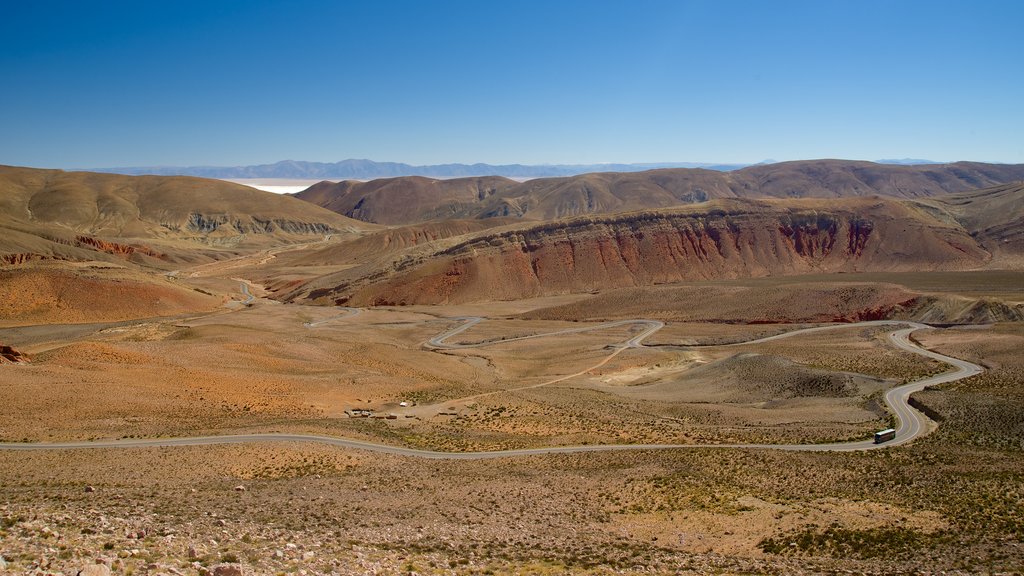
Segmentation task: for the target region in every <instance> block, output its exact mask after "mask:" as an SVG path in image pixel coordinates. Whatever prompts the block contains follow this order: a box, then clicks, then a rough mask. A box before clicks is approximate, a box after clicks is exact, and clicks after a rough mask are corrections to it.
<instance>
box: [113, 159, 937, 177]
mask: <svg viewBox="0 0 1024 576" xmlns="http://www.w3.org/2000/svg"><path fill="white" fill-rule="evenodd" d="M877 162H878V163H879V164H900V165H926V164H942V162H933V161H931V160H918V159H912V158H903V159H891V160H878V161H877ZM774 163H775V161H774V160H765V161H763V162H759V163H757V164H715V163H708V162H651V163H641V164H480V163H477V164H430V165H425V166H414V165H412V164H404V163H401V162H375V161H373V160H352V159H350V160H342V161H340V162H305V161H301V160H282V161H281V162H275V163H273V164H257V165H254V166H136V167H126V168H96V169H94V171H96V172H106V173H112V174H127V175H134V176H139V175H153V176H199V177H203V178H218V179H221V180H226V179H246V178H248V179H257V178H265V179H289V180H373V179H375V178H395V177H399V176H426V177H428V178H467V177H474V176H504V177H506V178H518V179H522V178H550V177H559V176H577V175H580V174H591V173H595V172H643V171H646V170H654V169H658V168H704V169H705V170H715V171H717V172H731V171H733V170H739V169H741V168H746V167H748V166H757V165H762V164H774Z"/></svg>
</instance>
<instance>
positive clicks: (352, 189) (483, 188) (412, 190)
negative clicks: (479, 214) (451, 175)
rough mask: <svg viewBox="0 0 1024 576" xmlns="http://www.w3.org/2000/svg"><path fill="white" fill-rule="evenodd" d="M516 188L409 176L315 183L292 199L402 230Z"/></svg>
mask: <svg viewBox="0 0 1024 576" xmlns="http://www.w3.org/2000/svg"><path fill="white" fill-rule="evenodd" d="M516 185H517V182H516V181H515V180H509V179H508V178H502V177H500V176H485V177H480V178H457V179H454V180H435V179H432V178H424V177H421V176H410V177H405V178H384V179H380V180H371V181H369V182H357V181H353V180H346V181H344V182H338V183H333V182H321V183H319V184H315V185H313V186H311V187H310V188H308V189H306V190H304V191H302V192H299V193H298V194H297V195H296V196H297V197H298V198H301V199H302V200H306V201H308V202H312V203H314V204H316V205H317V206H322V207H324V208H327V209H328V210H332V211H334V212H337V213H338V214H344V215H346V216H349V217H351V218H356V219H358V220H364V221H367V222H377V223H380V224H407V223H414V222H422V221H428V220H442V219H448V218H453V217H455V218H458V217H460V216H463V215H466V214H470V213H472V212H474V211H475V210H476V207H477V206H478V205H479V204H480V203H481V202H483V201H484V200H486V199H487V198H489V197H491V196H493V195H494V194H496V193H498V192H503V191H506V190H509V189H512V188H514V187H515V186H516Z"/></svg>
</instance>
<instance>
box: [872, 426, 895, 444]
mask: <svg viewBox="0 0 1024 576" xmlns="http://www.w3.org/2000/svg"><path fill="white" fill-rule="evenodd" d="M895 437H896V431H895V430H893V429H892V428H887V429H885V430H882V431H881V432H875V444H881V443H882V442H888V441H889V440H892V439H893V438H895Z"/></svg>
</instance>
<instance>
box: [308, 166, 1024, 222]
mask: <svg viewBox="0 0 1024 576" xmlns="http://www.w3.org/2000/svg"><path fill="white" fill-rule="evenodd" d="M1022 180H1024V165H1019V164H1017V165H1004V164H983V163H977V162H957V163H953V164H929V165H892V164H878V163H874V162H858V161H848V160H810V161H799V162H781V163H777V164H765V165H756V166H750V167H747V168H743V169H740V170H734V171H731V172H719V171H715V170H706V169H700V168H692V169H689V168H674V169H662V170H649V171H645V172H629V173H618V172H603V173H593V174H583V175H579V176H571V177H564V178H541V179H536V180H529V181H527V182H523V183H515V182H514V181H511V180H507V179H504V178H491V179H477V178H473V179H459V180H432V179H428V178H421V177H413V178H393V179H387V180H381V181H371V182H365V183H361V182H341V183H337V184H334V183H321V184H318V185H316V186H314V187H313V188H311V189H309V190H307V191H305V192H301V193H299V195H298V197H299V198H302V199H305V200H309V201H311V202H314V203H316V204H317V205H320V206H324V207H328V208H330V209H332V210H334V211H336V212H338V213H340V214H344V215H346V216H350V217H353V218H357V219H360V220H366V221H369V222H379V223H386V224H411V223H416V222H424V221H429V220H435V219H439V218H453V217H454V218H490V217H516V218H525V219H529V220H550V219H554V218H565V217H571V216H579V215H584V214H609V213H613V212H624V211H634V210H650V209H659V208H670V207H673V206H679V205H683V204H692V203H697V202H704V201H706V200H711V199H715V198H845V197H859V196H872V195H882V196H890V197H894V198H928V197H932V196H938V195H943V194H949V193H952V192H965V191H968V190H974V189H978V188H984V187H989V186H995V185H1001V184H1007V183H1013V182H1019V181H1022Z"/></svg>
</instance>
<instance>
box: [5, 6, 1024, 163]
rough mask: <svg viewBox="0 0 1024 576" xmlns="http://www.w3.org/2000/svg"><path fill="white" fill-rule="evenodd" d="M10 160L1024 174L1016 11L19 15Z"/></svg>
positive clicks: (382, 10) (149, 9)
mask: <svg viewBox="0 0 1024 576" xmlns="http://www.w3.org/2000/svg"><path fill="white" fill-rule="evenodd" d="M5 4H6V6H5V8H4V17H3V19H2V20H0V70H2V75H0V78H2V83H0V164H14V165H27V166H40V167H57V168H83V167H111V166H140V165H197V164H205V165H238V164H256V163H265V162H273V161H277V160H283V159H299V160H314V161H336V160H341V159H345V158H370V159H374V160H391V161H401V162H409V163H414V164H427V163H442V162H490V163H512V162H520V163H595V162H667V161H713V162H757V161H761V160H764V159H766V158H772V159H775V160H791V159H803V158H822V157H833V158H857V159H879V158H904V157H913V158H928V159H934V160H944V161H948V160H960V159H968V160H985V161H996V162H1024V138H1021V135H1022V134H1024V105H1022V104H1021V102H1022V101H1024V44H1022V43H1021V41H1020V24H1021V22H1024V2H1020V1H1016V0H1006V1H1001V2H1000V1H989V2H985V1H981V0H974V1H968V0H964V1H953V2H950V1H941V0H933V1H928V2H916V1H896V0H887V1H871V0H857V1H842V0H814V1H778V2H769V1H755V0H750V1H729V0H716V1H712V0H707V1H685V0H676V1H668V2H661V1H643V0H637V1H633V2H627V1H623V2H606V1H598V0H590V1H558V0H548V1H536V2H535V1H528V0H527V1H516V2H486V1H479V0H477V1H472V2H462V1H454V0H453V1H443V0H438V1H435V2H428V1H426V0H423V1H409V2H399V1H390V2H388V1H376V2H371V1H368V2H343V1H334V2H329V1H303V0H293V1H287V2H284V1H282V2H258V1H231V0H216V1H204V2H191V1H187V0H176V1H158V0H147V1H132V2H114V1H110V2H87V1H84V0H83V1H76V2H48V1H45V0H34V1H33V2H7V3H5Z"/></svg>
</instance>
